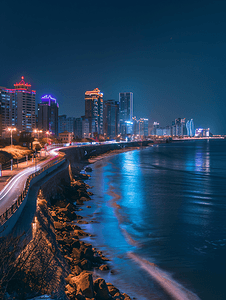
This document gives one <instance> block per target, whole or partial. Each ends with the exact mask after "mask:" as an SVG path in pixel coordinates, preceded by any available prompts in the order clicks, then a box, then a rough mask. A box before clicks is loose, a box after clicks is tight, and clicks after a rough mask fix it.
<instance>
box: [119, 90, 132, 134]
mask: <svg viewBox="0 0 226 300" xmlns="http://www.w3.org/2000/svg"><path fill="white" fill-rule="evenodd" d="M132 118H133V93H131V92H128V93H119V126H120V133H121V134H122V135H126V127H127V125H126V123H125V122H127V121H132Z"/></svg>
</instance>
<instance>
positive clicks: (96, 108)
mask: <svg viewBox="0 0 226 300" xmlns="http://www.w3.org/2000/svg"><path fill="white" fill-rule="evenodd" d="M85 118H86V119H88V121H89V135H90V137H93V136H94V132H95V133H98V134H103V93H101V92H100V90H99V89H97V88H96V89H94V90H93V91H87V92H85Z"/></svg>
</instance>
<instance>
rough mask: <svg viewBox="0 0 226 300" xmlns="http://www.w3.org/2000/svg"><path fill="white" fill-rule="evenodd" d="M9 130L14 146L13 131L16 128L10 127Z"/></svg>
mask: <svg viewBox="0 0 226 300" xmlns="http://www.w3.org/2000/svg"><path fill="white" fill-rule="evenodd" d="M8 130H9V131H10V133H11V148H12V146H13V131H15V130H16V128H13V127H9V128H8Z"/></svg>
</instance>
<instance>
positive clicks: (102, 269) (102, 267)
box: [99, 265, 109, 271]
mask: <svg viewBox="0 0 226 300" xmlns="http://www.w3.org/2000/svg"><path fill="white" fill-rule="evenodd" d="M99 270H101V271H107V270H109V267H108V265H101V266H100V267H99Z"/></svg>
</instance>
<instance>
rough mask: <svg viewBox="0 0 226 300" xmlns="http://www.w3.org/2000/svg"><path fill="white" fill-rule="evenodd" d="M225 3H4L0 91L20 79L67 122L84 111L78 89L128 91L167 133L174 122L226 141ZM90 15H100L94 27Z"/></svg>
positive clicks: (107, 93)
mask: <svg viewBox="0 0 226 300" xmlns="http://www.w3.org/2000/svg"><path fill="white" fill-rule="evenodd" d="M225 6H226V4H225V2H223V1H214V2H213V1H190V2H189V3H181V1H174V2H168V1H163V2H161V3H153V2H148V3H147V2H145V1H141V2H140V3H139V4H138V3H137V4H131V3H130V2H128V1H123V2H118V1H115V2H114V3H105V2H103V1H97V2H95V3H93V2H92V1H88V2H87V3H84V4H82V3H77V2H68V3H67V5H59V4H56V5H54V6H53V5H52V4H51V3H49V2H47V3H45V6H42V5H41V3H40V5H36V6H35V7H34V6H33V5H32V4H31V3H30V2H28V1H26V0H25V1H24V5H23V7H22V6H21V5H20V3H15V4H14V5H13V6H11V5H10V3H9V2H6V1H4V2H3V3H2V9H1V12H0V14H1V19H0V20H1V21H0V22H1V26H0V28H1V37H2V40H3V41H4V47H2V49H1V56H0V64H1V69H2V70H4V72H1V74H0V82H1V85H2V86H6V87H11V86H12V83H14V82H16V81H17V80H18V78H20V77H21V76H24V77H25V78H26V80H27V82H29V83H30V84H31V85H32V87H34V89H35V90H37V95H36V99H40V98H41V97H42V96H43V95H45V94H51V95H53V97H54V98H56V99H58V101H59V105H60V114H67V115H68V116H72V108H73V107H74V110H75V113H73V115H77V116H81V115H82V114H83V111H84V106H85V105H84V102H83V99H84V91H87V90H90V89H94V88H96V87H98V88H99V89H100V90H101V91H102V92H103V93H104V99H106V100H108V99H114V100H116V101H117V99H118V93H120V92H126V91H130V92H132V93H133V94H134V95H135V99H136V101H135V103H134V111H136V112H137V117H138V118H140V117H146V118H149V120H150V122H154V121H158V122H160V123H161V124H162V125H163V126H166V125H167V124H170V122H171V120H172V119H175V118H176V117H178V116H181V117H183V118H184V117H186V118H188V119H191V118H193V119H194V120H196V124H197V127H201V126H202V127H204V128H207V127H211V128H212V131H213V132H214V133H219V134H226V118H225V115H226V105H225V93H226V87H225V62H226V61H225V55H224V54H225V50H226V42H225V32H224V28H225V26H226V24H225V22H226V18H225ZM32 8H34V9H32ZM31 9H32V14H31V13H30V12H31ZM7 11H10V18H9V17H8V16H7ZM94 15H98V16H100V18H97V19H95V22H94V21H93V16H94ZM28 25H29V26H28ZM18 32H20V34H18ZM25 32H26V34H25ZM63 107H64V110H63Z"/></svg>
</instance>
